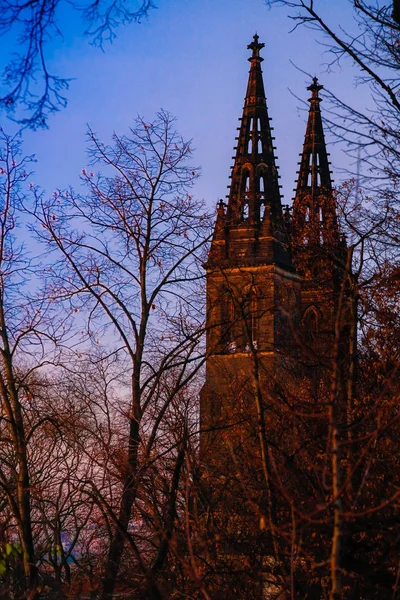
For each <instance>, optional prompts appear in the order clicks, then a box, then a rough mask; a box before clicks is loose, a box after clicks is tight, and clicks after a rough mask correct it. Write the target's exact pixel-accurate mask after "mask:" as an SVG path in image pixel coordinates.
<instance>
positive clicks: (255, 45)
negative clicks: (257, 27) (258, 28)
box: [247, 33, 265, 60]
mask: <svg viewBox="0 0 400 600" xmlns="http://www.w3.org/2000/svg"><path fill="white" fill-rule="evenodd" d="M258 40H259V36H258V35H257V33H255V34H254V36H253V41H252V42H251V44H249V45H248V46H247V48H248V49H249V50H252V51H253V54H252V56H251V58H249V60H252V59H253V58H258V59H260V60H263V59H262V58H261V57H260V50H261V48H264V46H265V44H259V43H258Z"/></svg>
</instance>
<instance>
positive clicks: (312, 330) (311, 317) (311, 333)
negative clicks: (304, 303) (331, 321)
mask: <svg viewBox="0 0 400 600" xmlns="http://www.w3.org/2000/svg"><path fill="white" fill-rule="evenodd" d="M318 321H319V315H318V311H317V309H316V308H315V306H310V307H309V308H308V309H307V310H306V312H305V313H304V316H303V327H304V330H305V333H306V336H307V338H308V339H309V340H310V341H311V340H314V339H315V337H316V335H317V333H318V325H319V323H318Z"/></svg>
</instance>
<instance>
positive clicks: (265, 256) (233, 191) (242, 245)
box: [212, 34, 293, 270]
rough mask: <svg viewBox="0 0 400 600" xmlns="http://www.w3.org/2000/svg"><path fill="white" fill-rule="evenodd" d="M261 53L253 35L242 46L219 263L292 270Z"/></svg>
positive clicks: (256, 36) (255, 36) (262, 45)
mask: <svg viewBox="0 0 400 600" xmlns="http://www.w3.org/2000/svg"><path fill="white" fill-rule="evenodd" d="M262 48H264V44H262V43H260V42H259V37H258V35H257V34H255V35H254V37H253V41H252V42H251V43H250V44H249V45H248V49H249V50H251V51H252V56H251V57H250V58H249V61H250V71H249V79H248V84H247V91H246V97H245V103H244V107H243V115H242V117H241V119H240V121H241V124H240V127H239V135H238V137H237V146H236V148H235V150H236V155H235V157H234V160H235V162H234V165H233V169H232V176H231V179H232V181H231V185H230V186H229V188H230V189H229V196H228V204H227V209H226V213H225V215H224V216H223V217H222V216H220V217H219V219H220V220H219V221H218V223H219V222H220V221H221V219H222V218H223V219H225V224H226V225H225V230H224V231H225V235H226V246H225V251H226V254H225V258H227V259H232V260H233V261H236V262H240V263H241V264H255V263H277V264H278V263H279V264H280V265H281V266H284V267H285V268H288V269H290V270H293V265H292V264H291V261H290V258H289V255H288V254H287V252H286V250H285V242H284V238H285V236H284V232H283V229H284V224H283V217H282V205H281V196H280V192H279V187H280V186H279V184H278V177H279V176H278V170H277V166H276V161H275V154H274V146H273V140H274V138H273V137H272V131H271V129H272V128H271V126H270V119H269V116H268V110H267V101H266V97H265V91H264V83H263V76H262V70H261V62H262V61H263V58H262V57H261V56H260V50H261V49H262ZM219 248H220V249H221V248H222V246H219ZM212 250H213V249H212ZM216 250H217V246H215V251H216ZM219 251H220V250H218V252H219ZM221 252H222V250H221Z"/></svg>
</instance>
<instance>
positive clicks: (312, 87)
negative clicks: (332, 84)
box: [307, 77, 324, 100]
mask: <svg viewBox="0 0 400 600" xmlns="http://www.w3.org/2000/svg"><path fill="white" fill-rule="evenodd" d="M323 88H324V86H323V85H319V83H318V77H313V82H312V84H311V85H309V86H308V88H307V89H308V90H310V92H312V100H321V98H320V97H319V96H318V92H319V91H320V90H322V89H323Z"/></svg>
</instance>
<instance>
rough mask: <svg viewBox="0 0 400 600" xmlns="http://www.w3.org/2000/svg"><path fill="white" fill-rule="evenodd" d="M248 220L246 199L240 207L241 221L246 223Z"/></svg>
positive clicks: (247, 200) (247, 201)
mask: <svg viewBox="0 0 400 600" xmlns="http://www.w3.org/2000/svg"><path fill="white" fill-rule="evenodd" d="M248 218H249V199H248V198H247V197H246V198H245V199H244V202H243V206H242V219H243V221H247V219H248Z"/></svg>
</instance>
